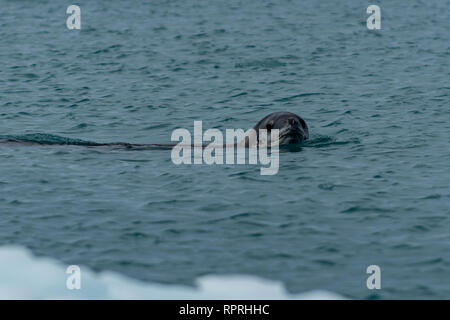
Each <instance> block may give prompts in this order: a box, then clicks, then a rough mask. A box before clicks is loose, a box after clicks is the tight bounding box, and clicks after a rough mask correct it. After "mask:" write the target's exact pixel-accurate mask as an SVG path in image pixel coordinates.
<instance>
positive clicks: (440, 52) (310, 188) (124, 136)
mask: <svg viewBox="0 0 450 320" xmlns="http://www.w3.org/2000/svg"><path fill="white" fill-rule="evenodd" d="M76 4H77V5H79V6H80V8H81V30H68V29H67V27H66V19H67V17H68V16H69V15H68V14H66V9H67V6H68V5H69V3H62V2H60V1H7V0H0V7H1V8H2V10H1V11H0V39H1V40H0V41H1V42H0V66H1V67H0V140H2V139H3V140H2V141H5V140H4V139H11V137H13V138H14V139H15V140H17V141H19V143H4V142H2V143H0V246H7V245H8V246H9V245H15V246H21V247H26V248H28V249H29V250H31V252H32V253H33V254H34V255H36V256H44V257H49V258H52V259H56V260H57V261H58V263H60V264H62V265H69V264H77V265H82V266H86V267H88V268H90V269H92V270H93V271H96V272H104V271H108V272H115V273H118V274H120V275H121V276H124V277H128V278H133V279H136V280H139V281H143V282H145V283H158V284H161V285H176V286H193V285H194V284H195V281H196V279H198V278H199V277H204V276H228V275H243V276H252V277H258V279H260V278H261V279H266V280H267V281H275V282H277V283H281V284H282V285H283V286H284V287H285V288H286V290H287V291H288V292H289V294H292V295H295V294H298V293H302V292H309V291H312V290H326V291H327V292H334V293H336V294H339V295H340V296H343V297H346V298H353V299H405V298H413V299H430V298H438V299H450V187H449V181H450V161H449V159H450V148H449V132H450V109H449V106H450V104H449V100H450V99H449V98H450V81H449V79H450V47H449V44H450V11H449V7H450V1H438V0H429V1H419V0H412V1H407V2H404V1H403V2H401V1H389V2H382V3H379V2H378V3H374V4H378V5H380V7H381V30H368V29H367V27H366V19H367V17H368V16H369V15H368V14H367V13H366V9H367V7H368V6H369V5H370V4H372V3H366V2H361V1H357V0H348V1H341V2H339V3H337V2H335V1H331V0H324V1H313V0H308V1H287V0H281V1H190V2H189V1H188V2H186V1H151V2H150V1H146V2H141V1H133V2H124V1H117V0H113V1H95V3H94V2H92V1H78V2H77V3H76ZM280 110H281V111H290V112H294V113H297V114H299V115H300V116H302V117H303V118H304V119H305V120H306V122H307V123H308V125H309V131H310V140H309V141H308V142H307V143H305V144H304V145H303V146H302V148H301V149H300V150H296V152H281V153H280V168H279V172H278V174H276V175H273V176H262V175H260V166H259V165H257V166H255V165H206V164H203V165H179V166H176V165H175V164H173V162H172V161H171V158H170V151H169V150H133V149H130V150H127V149H124V148H107V147H106V148H105V147H95V146H89V144H87V145H83V143H80V145H64V143H65V142H67V141H69V140H67V139H75V141H80V140H81V141H90V142H95V143H114V142H125V143H170V137H171V134H172V132H173V130H175V129H177V128H186V129H188V130H192V128H193V123H194V120H202V121H203V127H204V128H217V129H220V130H221V131H225V129H234V128H243V129H247V128H250V127H252V126H253V125H254V124H255V123H256V122H257V121H258V120H259V119H261V118H262V117H264V116H265V115H267V114H269V113H271V112H274V111H280ZM70 141H72V140H70ZM61 143H62V145H61ZM4 262H5V261H0V263H1V264H3V263H4ZM7 263H13V262H11V261H7ZM370 265H378V266H379V267H380V269H381V289H380V290H369V289H368V288H367V286H366V280H367V278H368V277H369V274H367V273H366V269H367V267H368V266H370ZM31 266H32V264H30V268H31ZM30 272H33V270H30Z"/></svg>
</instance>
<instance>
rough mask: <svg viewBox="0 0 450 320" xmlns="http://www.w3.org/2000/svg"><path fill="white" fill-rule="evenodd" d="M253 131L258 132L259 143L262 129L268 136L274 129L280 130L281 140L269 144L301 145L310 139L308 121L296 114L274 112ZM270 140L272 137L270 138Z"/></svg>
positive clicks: (263, 119)
mask: <svg viewBox="0 0 450 320" xmlns="http://www.w3.org/2000/svg"><path fill="white" fill-rule="evenodd" d="M253 129H254V130H255V131H256V135H257V141H258V143H259V142H260V140H259V130H260V129H265V130H267V133H268V134H269V133H270V131H271V130H272V129H278V130H279V140H278V141H267V143H268V144H273V143H277V144H278V145H288V144H299V143H302V142H303V141H305V140H308V139H309V130H308V125H307V124H306V121H305V120H303V119H302V118H301V117H300V116H298V115H296V114H295V113H291V112H286V111H279V112H274V113H271V114H269V115H267V116H265V117H264V118H262V119H261V120H260V121H259V122H258V123H257V124H256V125H255V126H254V127H253ZM268 139H270V135H269V136H268Z"/></svg>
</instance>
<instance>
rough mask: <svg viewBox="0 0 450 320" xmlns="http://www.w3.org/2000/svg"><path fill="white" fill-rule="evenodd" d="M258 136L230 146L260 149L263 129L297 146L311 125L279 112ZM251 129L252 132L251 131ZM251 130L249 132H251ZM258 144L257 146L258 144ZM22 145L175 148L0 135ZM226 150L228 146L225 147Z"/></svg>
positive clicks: (260, 123)
mask: <svg viewBox="0 0 450 320" xmlns="http://www.w3.org/2000/svg"><path fill="white" fill-rule="evenodd" d="M251 129H253V132H254V134H255V136H256V139H250V138H249V137H248V136H246V137H245V138H244V139H243V140H242V141H240V142H238V143H236V144H234V145H233V144H232V145H229V146H237V147H246V148H248V147H257V146H261V145H262V144H260V140H261V139H260V130H261V129H262V130H266V131H267V133H268V135H267V136H268V137H267V139H268V140H267V141H266V142H267V144H268V145H275V144H277V145H280V146H283V145H296V144H300V143H302V142H303V141H305V140H308V138H309V130H308V125H307V124H306V122H305V120H303V119H302V118H301V117H300V116H298V115H296V114H295V113H292V112H287V111H278V112H273V113H271V114H268V115H267V116H265V117H264V118H262V119H261V120H259V121H258V122H257V123H256V125H255V126H254V127H253V128H251ZM251 129H250V130H251ZM274 129H278V130H279V134H278V140H277V141H270V137H271V135H270V132H271V130H274ZM250 130H249V131H250ZM255 141H256V143H255ZM15 143H20V144H24V145H33V144H37V145H72V146H84V147H112V148H119V149H122V148H123V149H133V150H139V149H144V150H153V149H172V148H173V147H174V146H176V145H175V144H134V143H125V142H116V143H97V142H92V141H84V140H78V139H71V138H64V137H59V136H54V135H49V134H27V135H22V136H19V137H18V136H0V144H15ZM192 146H193V147H205V146H206V145H202V144H200V145H192ZM226 147H227V146H226Z"/></svg>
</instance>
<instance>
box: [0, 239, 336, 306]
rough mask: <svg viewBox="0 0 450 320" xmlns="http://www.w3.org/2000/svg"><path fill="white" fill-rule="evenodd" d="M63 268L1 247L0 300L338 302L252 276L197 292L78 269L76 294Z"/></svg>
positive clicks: (200, 283) (211, 280)
mask: <svg viewBox="0 0 450 320" xmlns="http://www.w3.org/2000/svg"><path fill="white" fill-rule="evenodd" d="M67 267H68V266H64V265H62V264H61V263H59V262H57V261H55V260H52V259H48V258H40V257H35V256H33V255H32V254H31V252H30V251H29V250H27V249H24V248H21V247H16V246H6V247H0V299H180V300H185V299H192V300H194V299H195V300H196V299H205V300H212V299H217V300H231V299H238V300H239V299H243V300H250V299H255V300H265V299H320V300H322V299H323V300H325V299H333V300H334V299H343V297H342V296H340V295H337V294H334V293H331V292H328V291H322V290H315V291H310V292H307V293H302V294H290V293H288V292H287V291H286V289H285V288H284V286H283V284H282V283H281V282H277V281H269V280H264V279H260V278H257V277H253V276H206V277H201V278H199V279H198V280H197V281H196V287H188V286H180V285H163V284H156V283H146V282H142V281H138V280H135V279H131V278H128V277H125V276H123V275H121V274H118V273H113V272H108V271H104V272H100V273H94V272H93V271H91V270H89V269H88V268H87V267H83V266H80V268H81V277H80V278H81V289H80V290H76V289H74V290H69V289H67V287H66V281H67V279H68V277H69V276H70V274H67V273H66V269H67Z"/></svg>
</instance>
